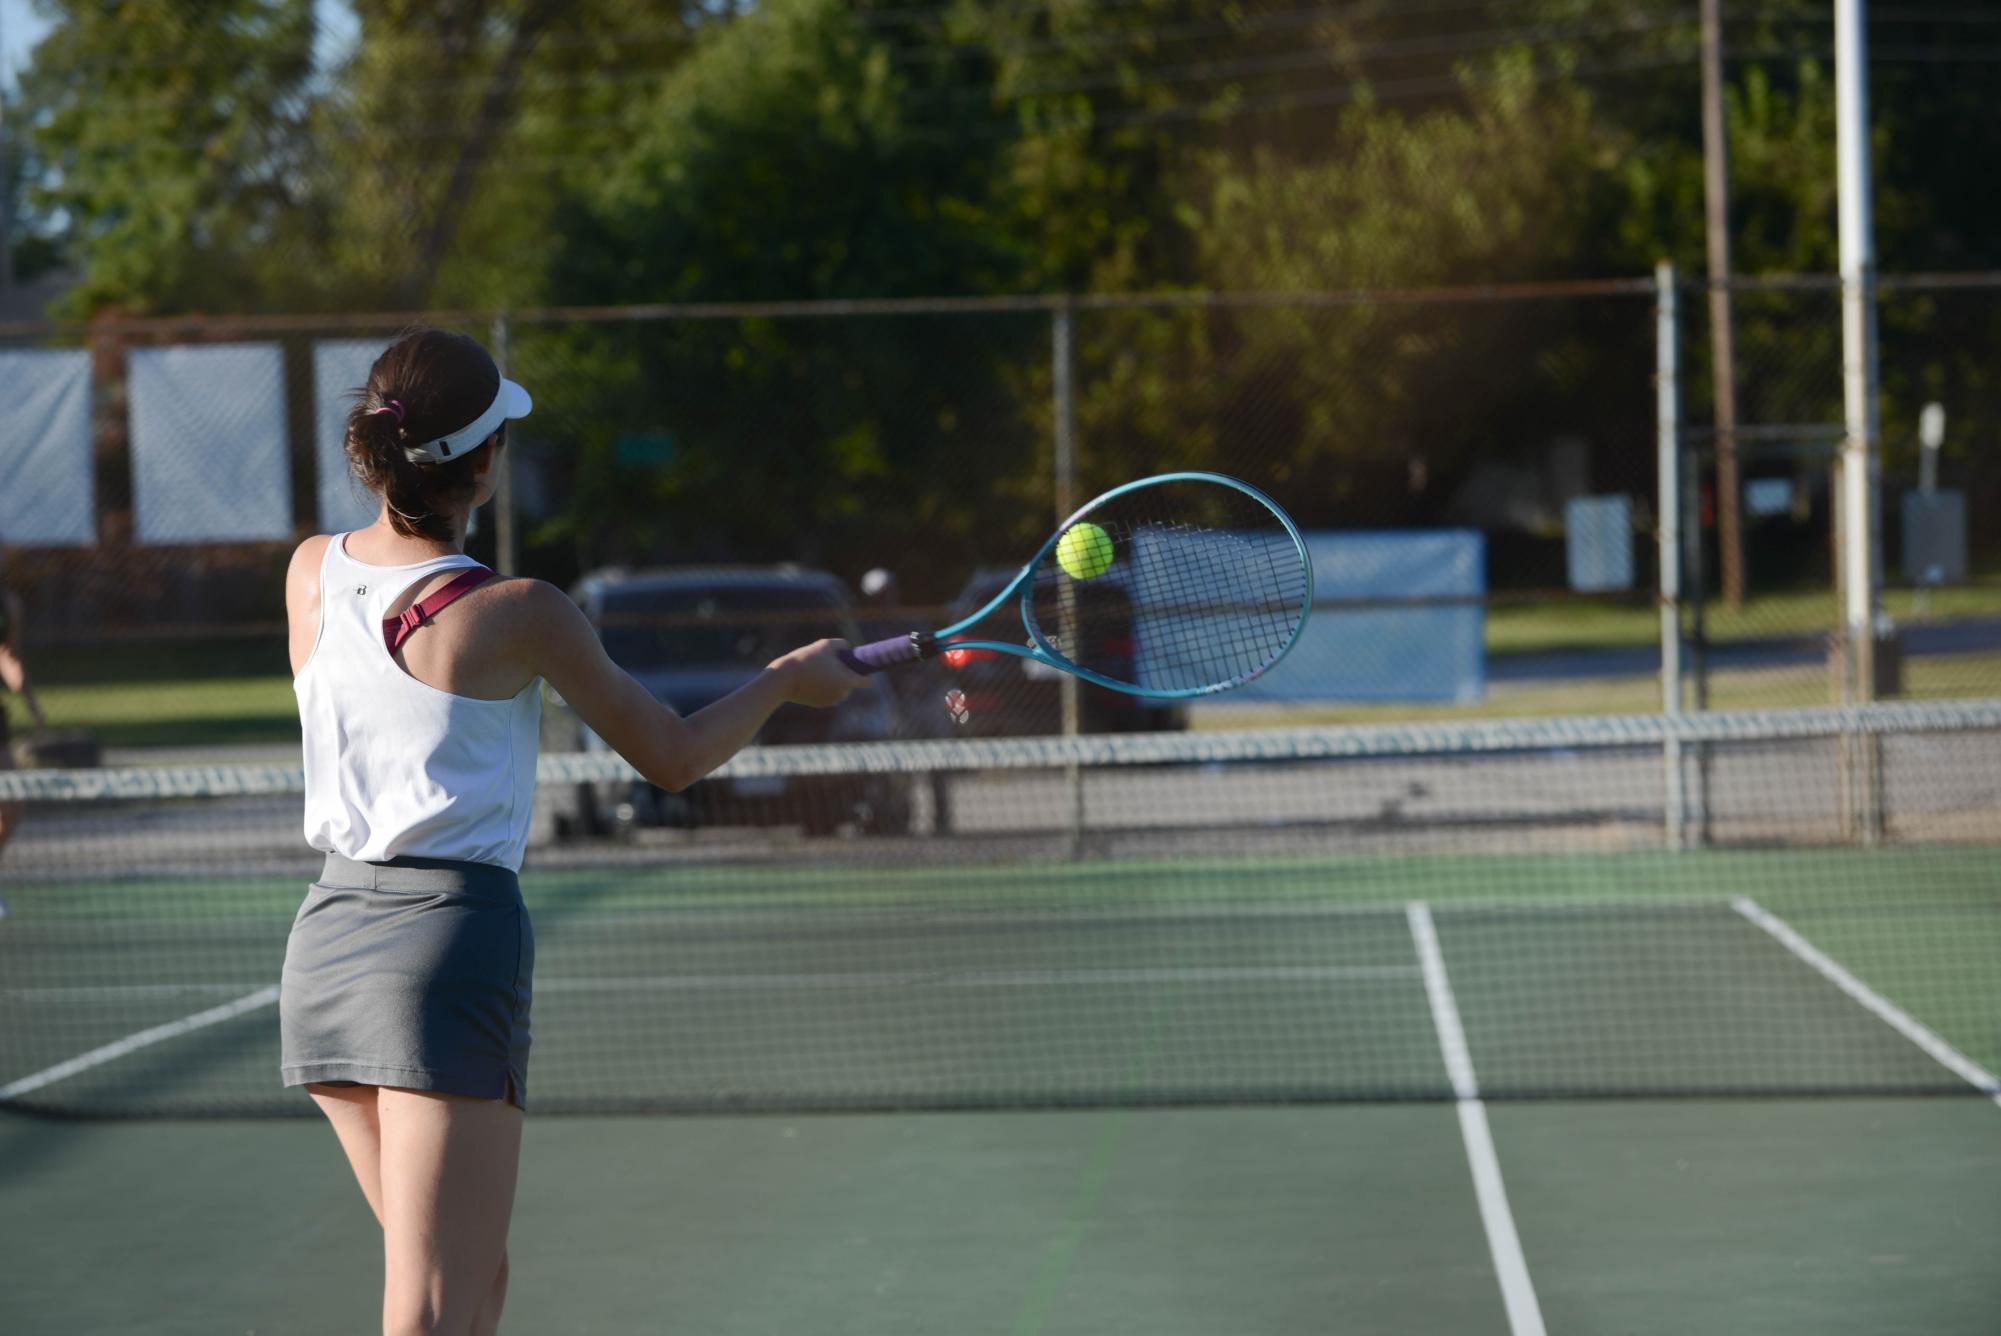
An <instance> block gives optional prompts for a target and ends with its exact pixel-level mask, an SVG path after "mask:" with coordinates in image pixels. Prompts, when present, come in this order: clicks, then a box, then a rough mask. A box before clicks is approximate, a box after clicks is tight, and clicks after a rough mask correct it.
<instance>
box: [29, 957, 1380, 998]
mask: <svg viewBox="0 0 2001 1336" xmlns="http://www.w3.org/2000/svg"><path fill="white" fill-rule="evenodd" d="M1416 973H1418V969H1417V967H1416V966H1415V965H1247V966H1235V967H1233V966H1215V967H1206V968H1193V969H1116V970H949V969H933V970H888V971H876V972H873V973H862V972H857V973H850V974H660V975H638V976H627V977H619V976H615V975H614V976H600V977H589V976H579V977H574V978H554V979H537V980H535V991H536V992H537V993H596V992H636V993H643V992H696V991H701V990H703V989H715V990H718V991H725V992H727V991H733V990H740V989H751V990H763V991H769V992H799V991H808V992H814V991H820V990H824V989H839V988H909V987H913V986H918V985H925V984H930V985H935V986H938V987H944V988H1059V987H1085V988H1088V987H1096V986H1100V985H1104V984H1154V983H1188V984H1203V983H1330V982H1333V983H1338V982H1343V981H1346V980H1372V979H1407V978H1410V977H1411V976H1412V975H1414V974H1416ZM259 986H260V985H258V984H254V983H246V982H240V981H239V982H230V983H134V984H99V985H91V984H79V985H72V986H69V987H60V988H0V1002H29V1003H42V1002H122V1001H127V1000H134V999H141V1000H143V999H151V998H163V997H183V996H186V995H187V994H189V993H240V992H242V991H244V990H245V989H249V988H257V987H259Z"/></svg>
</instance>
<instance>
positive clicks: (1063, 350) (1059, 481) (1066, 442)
mask: <svg viewBox="0 0 2001 1336" xmlns="http://www.w3.org/2000/svg"><path fill="white" fill-rule="evenodd" d="M1050 371H1051V373H1052V375H1051V380H1052V382H1053V384H1054V387H1055V409H1056V421H1055V438H1056V440H1055V445H1056V450H1055V460H1054V467H1053V469H1052V472H1053V473H1054V475H1055V491H1056V522H1057V523H1058V524H1061V523H1062V522H1063V521H1064V520H1066V519H1068V518H1070V514H1071V512H1072V511H1074V510H1076V509H1077V387H1076V378H1077V377H1076V371H1077V349H1076V313H1075V311H1074V310H1073V309H1072V308H1071V306H1070V304H1069V303H1068V302H1065V303H1063V304H1062V305H1060V306H1058V307H1057V308H1056V311H1055V313H1054V314H1053V315H1052V316H1051V318H1050ZM1063 596H1064V602H1063V631H1062V633H1063V638H1064V641H1065V643H1066V644H1067V643H1068V642H1069V641H1070V640H1071V638H1072V637H1074V636H1075V635H1076V634H1077V627H1076V616H1075V610H1074V609H1073V607H1072V606H1071V603H1070V601H1069V600H1070V596H1071V590H1070V586H1069V584H1068V583H1067V582H1066V583H1065V584H1064V586H1063ZM1071 652H1072V653H1074V652H1075V649H1074V647H1072V649H1071ZM1057 690H1058V692H1059V697H1058V698H1059V700H1060V701H1061V702H1062V711H1063V736H1064V737H1066V738H1074V737H1076V736H1077V732H1078V727H1079V723H1080V719H1079V712H1078V700H1077V679H1076V678H1074V677H1072V676H1070V674H1068V673H1064V674H1062V677H1061V680H1060V681H1059V682H1058V684H1057ZM1063 782H1064V787H1065V788H1066V790H1067V791H1068V795H1069V804H1068V806H1069V813H1070V847H1071V851H1072V852H1073V853H1074V852H1075V851H1076V849H1077V845H1078V843H1079V842H1080V841H1081V840H1082V839H1083V835H1084V775H1083V771H1082V769H1081V768H1080V767H1078V766H1077V765H1076V764H1075V763H1072V764H1070V765H1067V766H1065V767H1064V769H1063Z"/></svg>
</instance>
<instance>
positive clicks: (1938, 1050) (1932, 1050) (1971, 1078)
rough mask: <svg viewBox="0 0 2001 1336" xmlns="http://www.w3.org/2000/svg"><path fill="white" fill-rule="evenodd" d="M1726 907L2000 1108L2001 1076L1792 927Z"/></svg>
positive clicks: (1749, 903) (1741, 907) (1745, 901)
mask: <svg viewBox="0 0 2001 1336" xmlns="http://www.w3.org/2000/svg"><path fill="white" fill-rule="evenodd" d="M1730 907H1731V908H1732V909H1734V910H1736V911H1737V912H1738V913H1739V914H1742V915H1743V916H1744V917H1745V918H1747V919H1749V920H1751V922H1753V923H1755V924H1757V925H1758V926H1759V927H1760V928H1762V929H1764V930H1765V931H1766V932H1767V933H1769V934H1771V936H1773V937H1774V938H1776V939H1777V940H1778V942H1779V945H1781V946H1783V947H1785V948H1786V950H1788V951H1790V952H1792V953H1793V954H1794V955H1796V956H1798V957H1799V958H1800V959H1801V960H1803V961H1805V962H1806V963H1807V964H1809V965H1811V966H1812V967H1813V968H1814V970H1815V971H1816V972H1817V973H1819V974H1820V976H1821V977H1822V978H1824V979H1826V980H1827V981H1828V982H1829V983H1831V984H1833V985H1834V986H1835V987H1836V988H1839V989H1840V990H1841V991H1842V992H1844V993H1846V994H1848V996H1850V997H1852V998H1854V999H1855V1000H1856V1001H1857V1002H1860V1003H1861V1004H1862V1006H1863V1007H1864V1008H1865V1009H1866V1010H1867V1011H1868V1012H1869V1013H1870V1014H1871V1015H1872V1016H1875V1017H1876V1018H1877V1019H1878V1020H1880V1021H1882V1022H1883V1023H1884V1024H1885V1025H1888V1026H1889V1027H1890V1028H1891V1029H1893V1030H1895V1031H1896V1032H1897V1033H1898V1034H1900V1035H1902V1036H1903V1037H1904V1038H1906V1039H1908V1040H1910V1041H1911V1042H1912V1043H1913V1044H1916V1045H1917V1046H1918V1047H1919V1048H1921V1049H1923V1050H1924V1051H1925V1054H1926V1055H1927V1056H1928V1057H1930V1058H1931V1059H1932V1060H1933V1061H1934V1062H1936V1063H1938V1064H1939V1065H1940V1066H1941V1067H1944V1068H1945V1069H1946V1070H1947V1071H1949V1072H1951V1073H1952V1074H1953V1075H1954V1076H1957V1077H1958V1078H1959V1079H1960V1080H1962V1081H1964V1082H1966V1083H1967V1084H1968V1085H1970V1086H1972V1087H1973V1088H1974V1089H1975V1090H1978V1091H1979V1092H1980V1093H1981V1094H1983V1095H1987V1096H1989V1097H1990V1098H1992V1099H1993V1101H1994V1103H1995V1104H1996V1105H2001V1077H1997V1076H1996V1075H1995V1074H1994V1073H1993V1072H1990V1071H1988V1070H1987V1069H1986V1068H1985V1067H1982V1066H1981V1065H1980V1064H1979V1063H1977V1062H1975V1061H1974V1060H1973V1059H1972V1058H1969V1057H1967V1056H1966V1055H1965V1054H1964V1053H1961V1052H1960V1051H1959V1050H1958V1049H1956V1048H1954V1047H1953V1046H1952V1045H1951V1044H1948V1043H1947V1042H1946V1041H1945V1040H1944V1039H1942V1038H1940V1037H1939V1035H1938V1032H1937V1031H1935V1030H1933V1029H1932V1028H1931V1027H1930V1026H1928V1025H1926V1024H1925V1023H1924V1022H1922V1021H1920V1020H1919V1019H1918V1018H1917V1017H1915V1016H1913V1015H1911V1013H1910V1012H1908V1011H1905V1010H1904V1009H1903V1008H1902V1007H1900V1006H1898V1005H1897V1004H1896V1003H1895V1002H1892V1001H1891V1000H1890V999H1889V998H1887V997H1884V996H1883V995H1882V994H1881V993H1879V992H1877V991H1876V990H1875V989H1873V988H1871V987H1870V986H1869V985H1868V984H1866V983H1864V982H1862V980H1860V979H1858V978H1856V977H1855V976H1854V975H1853V974H1850V973H1849V972H1848V970H1847V969H1846V968H1845V967H1844V966H1843V965H1842V964H1841V962H1840V961H1838V960H1836V959H1835V958H1834V957H1833V956H1830V955H1828V954H1827V953H1826V952H1825V951H1822V950H1821V949H1820V948H1819V947H1817V946H1815V945H1814V944H1813V943H1812V942H1809V941H1808V940H1807V939H1806V938H1804V937H1802V936H1801V935H1800V934H1799V932H1798V931H1797V930H1795V929H1794V928H1793V926H1792V925H1791V924H1790V923H1787V922H1786V921H1785V920H1784V919H1782V918H1780V917H1779V916H1778V915H1777V914H1774V913H1773V912H1772V911H1771V910H1769V909H1766V908H1765V907H1764V906H1763V905H1761V904H1759V903H1758V902H1757V901H1756V900H1753V899H1752V898H1751V897H1750V896H1748V895H1739V896H1733V897H1732V898H1731V900H1730Z"/></svg>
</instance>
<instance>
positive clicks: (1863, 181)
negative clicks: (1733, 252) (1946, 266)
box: [1834, 0, 1882, 843]
mask: <svg viewBox="0 0 2001 1336" xmlns="http://www.w3.org/2000/svg"><path fill="white" fill-rule="evenodd" d="M1863 3H1864V0H1835V5H1834V80H1835V83H1834V109H1835V156H1836V161H1837V166H1838V171H1839V180H1838V192H1839V206H1840V207H1839V212H1840V227H1841V362H1842V368H1841V369H1842V376H1841V379H1842V391H1843V393H1842V401H1843V408H1844V419H1845V423H1846V428H1847V434H1846V436H1845V437H1844V438H1843V441H1842V446H1841V593H1842V630H1843V635H1844V636H1845V638H1846V644H1847V650H1848V653H1847V654H1846V655H1845V656H1844V657H1845V660H1846V667H1847V672H1846V673H1845V674H1844V679H1845V680H1844V682H1843V685H1844V687H1845V688H1846V692H1845V694H1846V696H1847V699H1848V701H1849V702H1850V703H1852V704H1858V705H1859V704H1865V703H1867V702H1868V701H1870V700H1873V699H1874V698H1875V694H1876V653H1875V650H1876V644H1875V641H1876V619H1877V616H1878V613H1879V611H1880V607H1881V600H1880V597H1879V594H1878V572H1877V566H1878V563H1879V561H1880V560H1881V556H1880V551H1879V549H1880V544H1879V542H1878V535H1879V532H1880V530H1879V526H1878V523H1877V468H1878V465H1877V442H1878V441H1879V440H1880V439H1881V428H1880V425H1879V422H1878V418H1877V404H1876V255H1875V242H1874V236H1873V223H1872V220H1871V215H1870V198H1869V83H1868V77H1869V76H1868V58H1869V57H1868V32H1867V27H1866V24H1865V21H1864V18H1865V16H1864V12H1863ZM1842 753H1843V758H1844V761H1845V762H1846V763H1847V769H1848V773H1849V777H1850V780H1851V783H1850V785H1849V788H1850V791H1851V792H1852V794H1853V797H1854V806H1853V808H1852V809H1851V810H1853V811H1854V812H1855V813H1856V815H1857V817H1858V818H1859V822H1858V824H1859V826H1860V832H1861V835H1862V838H1863V840H1864V841H1865V842H1867V843H1874V842H1875V840H1876V838H1877V836H1878V834H1879V833H1880V831H1881V829H1882V811H1881V808H1880V797H1879V795H1880V789H1881V786H1880V785H1879V784H1878V783H1877V778H1878V776H1877V757H1878V749H1877V747H1876V746H1875V738H1874V736H1873V735H1865V736H1853V737H1845V738H1844V739H1843V746H1842Z"/></svg>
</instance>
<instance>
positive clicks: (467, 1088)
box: [278, 854, 535, 1109]
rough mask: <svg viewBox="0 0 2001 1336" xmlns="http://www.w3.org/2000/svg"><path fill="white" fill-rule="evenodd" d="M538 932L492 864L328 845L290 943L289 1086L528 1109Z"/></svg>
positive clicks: (516, 884)
mask: <svg viewBox="0 0 2001 1336" xmlns="http://www.w3.org/2000/svg"><path fill="white" fill-rule="evenodd" d="M534 972H535V933H534V929H533V928H531V927H530V926H529V922H528V911H527V909H526V908H525V907H524V906H523V905H522V903H521V884H520V881H519V880H518V879H517V878H516V877H515V875H514V873H512V872H510V871H508V870H507V869H506V868H504V867H495V866H493V865H492V864H490V863H461V862H457V861H454V860H452V859H445V858H396V859H391V860H390V861H388V862H386V863H357V862H355V861H353V860H352V859H348V858H343V857H341V856H340V855H339V854H328V855H327V862H326V869H325V871H323V872H322V873H321V874H320V879H319V880H318V881H317V882H315V883H313V885H312V886H311V887H310V888H308V889H307V891H306V900H305V903H304V904H302V905H300V906H299V914H298V917H297V918H296V919H294V920H293V921H292V935H291V937H290V939H289V940H288V941H287V942H286V945H285V972H284V976H283V978H282V980H281V981H280V984H279V991H278V1027H279V1031H280V1034H281V1037H282V1044H283V1056H282V1057H281V1059H280V1063H281V1066H280V1071H281V1073H282V1075H283V1077H284V1083H285V1084H286V1085H288V1086H296V1085H306V1084H307V1083H309V1082H310V1083H316V1084H323V1085H375V1086H399V1087H403V1088H405V1089H412V1090H436V1091H441V1092H444V1093H447V1094H454V1095H470V1096H473V1097H474V1098H477V1099H506V1100H509V1101H510V1102H512V1103H514V1104H516V1105H518V1106H519V1107H521V1108H522V1109H526V1108H527V1107H528V1002H529V997H530V993H531V988H530V981H531V978H532V976H533V974H534Z"/></svg>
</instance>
